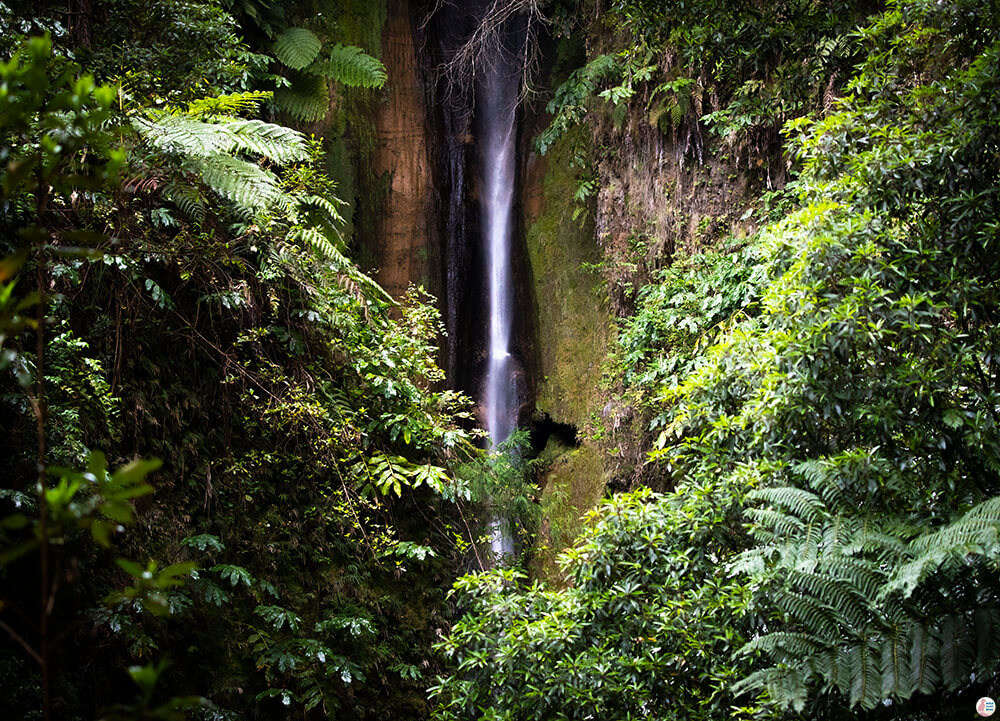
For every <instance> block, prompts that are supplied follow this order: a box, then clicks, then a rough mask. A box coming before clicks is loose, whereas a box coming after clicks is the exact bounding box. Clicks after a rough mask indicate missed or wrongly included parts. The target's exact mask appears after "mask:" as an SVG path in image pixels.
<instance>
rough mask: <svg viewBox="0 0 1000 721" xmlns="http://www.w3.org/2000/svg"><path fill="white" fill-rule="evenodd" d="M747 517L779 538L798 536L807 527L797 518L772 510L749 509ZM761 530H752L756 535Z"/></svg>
mask: <svg viewBox="0 0 1000 721" xmlns="http://www.w3.org/2000/svg"><path fill="white" fill-rule="evenodd" d="M746 514H747V517H748V518H749V519H750V520H751V521H753V522H754V523H755V524H758V525H759V526H761V527H762V528H764V529H766V530H768V531H770V532H771V533H772V534H773V535H774V536H777V537H782V536H784V537H788V536H797V535H799V534H800V533H802V531H803V530H804V529H805V527H806V525H805V524H804V523H803V522H802V521H800V520H799V519H798V518H796V517H795V516H790V515H788V514H787V513H782V512H781V511H775V510H773V509H771V508H748V509H747V510H746ZM759 531H760V529H759V528H754V529H752V532H753V533H754V535H757V534H758V533H759Z"/></svg>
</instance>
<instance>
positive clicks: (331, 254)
mask: <svg viewBox="0 0 1000 721" xmlns="http://www.w3.org/2000/svg"><path fill="white" fill-rule="evenodd" d="M288 240H290V241H292V242H298V243H301V244H303V245H305V246H306V247H308V248H310V249H312V251H313V252H314V253H315V254H316V255H318V256H321V257H323V258H326V259H328V260H332V261H333V264H334V267H335V268H337V269H338V270H342V269H344V268H349V267H351V261H350V260H348V258H347V256H345V255H344V254H343V253H341V252H340V250H339V249H338V248H337V246H336V245H335V244H334V241H332V240H331V239H330V238H328V237H327V236H326V235H324V234H323V233H322V232H320V231H319V230H318V229H316V228H313V227H297V228H292V230H291V232H290V233H289V234H288Z"/></svg>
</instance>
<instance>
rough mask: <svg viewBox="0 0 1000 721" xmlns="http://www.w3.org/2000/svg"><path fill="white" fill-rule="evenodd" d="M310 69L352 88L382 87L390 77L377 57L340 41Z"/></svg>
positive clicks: (309, 69)
mask: <svg viewBox="0 0 1000 721" xmlns="http://www.w3.org/2000/svg"><path fill="white" fill-rule="evenodd" d="M308 71H309V72H311V73H315V74H317V75H322V76H323V77H326V78H330V79H331V80H336V81H337V82H339V83H342V84H344V85H347V86H349V87H352V88H381V87H382V86H383V85H385V81H386V79H387V77H388V76H387V75H386V72H385V66H384V65H383V64H382V63H381V62H380V61H379V60H378V59H377V58H373V57H372V56H371V55H369V54H368V53H366V52H365V51H364V50H362V49H361V48H358V47H355V46H353V45H341V44H339V43H338V44H337V45H334V46H333V47H332V48H330V54H329V57H327V58H326V59H324V60H317V61H316V62H314V63H313V64H312V65H311V66H309V68H308Z"/></svg>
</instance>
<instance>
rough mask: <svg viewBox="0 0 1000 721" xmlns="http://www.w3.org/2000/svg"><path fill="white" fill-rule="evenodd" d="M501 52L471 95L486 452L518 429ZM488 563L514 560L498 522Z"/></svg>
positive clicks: (509, 76) (510, 149) (512, 92)
mask: <svg viewBox="0 0 1000 721" xmlns="http://www.w3.org/2000/svg"><path fill="white" fill-rule="evenodd" d="M516 60H517V58H516V54H508V53H507V52H505V51H501V52H498V53H496V56H495V57H491V58H486V62H485V63H483V65H482V66H481V67H482V74H481V76H480V77H479V79H478V83H477V90H476V117H477V130H478V133H477V134H478V143H479V148H480V158H479V168H480V171H479V210H480V219H481V231H482V232H481V237H482V239H483V258H484V266H485V267H484V275H483V279H484V281H485V284H486V299H487V308H486V311H487V333H486V373H485V378H484V379H483V384H482V395H481V401H480V402H481V407H482V414H483V422H484V425H485V428H486V432H487V434H488V437H489V446H490V448H491V449H492V450H496V449H497V448H498V447H499V446H500V445H501V444H502V443H503V442H504V441H506V440H507V439H508V438H509V437H510V435H511V433H513V432H514V429H515V428H516V427H517V421H518V407H519V399H518V396H519V393H518V388H517V369H518V363H517V362H516V360H515V357H514V355H513V353H512V351H513V348H512V345H511V340H512V330H513V326H514V318H515V306H514V298H515V293H514V289H515V279H514V273H513V259H512V248H513V245H514V229H515V222H514V200H515V187H516V184H517V183H516V174H517V157H516V150H517V112H516V110H517V96H518V92H519V90H520V67H519V65H517V64H516ZM490 538H491V546H492V549H493V554H494V557H495V558H497V559H502V558H503V557H504V556H509V555H510V554H512V553H513V552H514V542H513V538H512V537H511V534H510V533H508V532H506V531H505V530H504V529H503V519H500V518H495V519H494V520H493V523H492V524H491V527H490Z"/></svg>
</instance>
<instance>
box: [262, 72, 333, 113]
mask: <svg viewBox="0 0 1000 721" xmlns="http://www.w3.org/2000/svg"><path fill="white" fill-rule="evenodd" d="M274 102H275V105H277V106H278V109H279V110H281V111H282V112H284V113H287V114H288V115H290V116H292V117H293V118H295V119H296V120H298V121H300V122H303V123H315V122H317V121H320V120H322V119H323V118H325V117H326V113H327V111H328V110H329V108H330V90H329V88H328V87H327V83H326V79H325V78H322V77H320V76H318V75H302V74H301V73H300V74H298V75H297V76H296V77H294V78H292V85H291V87H289V88H280V89H279V90H276V91H275V93H274Z"/></svg>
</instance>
